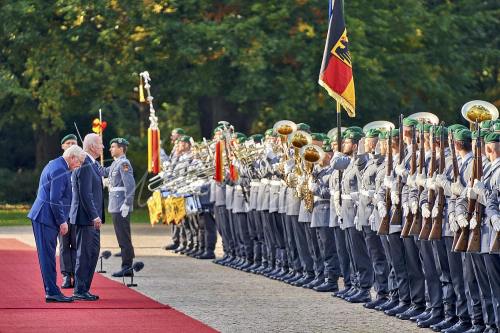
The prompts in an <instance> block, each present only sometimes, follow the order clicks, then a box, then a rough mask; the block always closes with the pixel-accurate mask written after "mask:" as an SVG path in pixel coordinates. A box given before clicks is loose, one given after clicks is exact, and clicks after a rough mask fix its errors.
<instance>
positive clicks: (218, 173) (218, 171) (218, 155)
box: [214, 140, 224, 183]
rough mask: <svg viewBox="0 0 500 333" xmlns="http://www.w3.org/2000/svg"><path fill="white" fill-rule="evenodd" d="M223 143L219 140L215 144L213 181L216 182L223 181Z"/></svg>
mask: <svg viewBox="0 0 500 333" xmlns="http://www.w3.org/2000/svg"><path fill="white" fill-rule="evenodd" d="M222 145H223V142H222V141H221V140H219V141H218V142H217V143H216V144H215V175H214V180H215V181H216V182H219V183H220V182H222V180H223V179H224V162H223V160H222V149H223V146H222Z"/></svg>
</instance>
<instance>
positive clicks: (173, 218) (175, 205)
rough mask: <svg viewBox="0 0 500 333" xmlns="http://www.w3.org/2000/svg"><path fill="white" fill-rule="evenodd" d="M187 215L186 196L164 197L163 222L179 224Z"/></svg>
mask: <svg viewBox="0 0 500 333" xmlns="http://www.w3.org/2000/svg"><path fill="white" fill-rule="evenodd" d="M185 216H186V204H185V201H184V198H182V197H180V198H177V197H168V198H166V199H164V216H163V223H167V224H170V223H175V224H179V223H181V222H182V220H183V219H184V217H185Z"/></svg>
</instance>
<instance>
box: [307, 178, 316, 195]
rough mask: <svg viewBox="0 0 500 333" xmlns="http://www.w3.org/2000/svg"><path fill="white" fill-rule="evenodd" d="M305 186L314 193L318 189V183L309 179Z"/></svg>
mask: <svg viewBox="0 0 500 333" xmlns="http://www.w3.org/2000/svg"><path fill="white" fill-rule="evenodd" d="M307 187H308V188H309V191H311V192H313V193H314V192H316V190H317V189H318V184H316V183H315V182H313V181H312V180H309V182H308V183H307Z"/></svg>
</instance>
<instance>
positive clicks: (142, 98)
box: [139, 76, 146, 103]
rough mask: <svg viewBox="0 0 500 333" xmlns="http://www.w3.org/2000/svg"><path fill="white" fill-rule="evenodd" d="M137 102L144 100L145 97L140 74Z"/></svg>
mask: <svg viewBox="0 0 500 333" xmlns="http://www.w3.org/2000/svg"><path fill="white" fill-rule="evenodd" d="M139 102H141V103H144V102H146V99H145V98H144V84H143V83H142V76H139Z"/></svg>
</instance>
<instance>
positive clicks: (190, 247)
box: [179, 244, 193, 254]
mask: <svg viewBox="0 0 500 333" xmlns="http://www.w3.org/2000/svg"><path fill="white" fill-rule="evenodd" d="M192 249H193V245H192V244H191V245H188V246H187V247H185V248H184V249H182V250H181V251H179V253H180V254H186V252H188V251H191V250H192Z"/></svg>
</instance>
